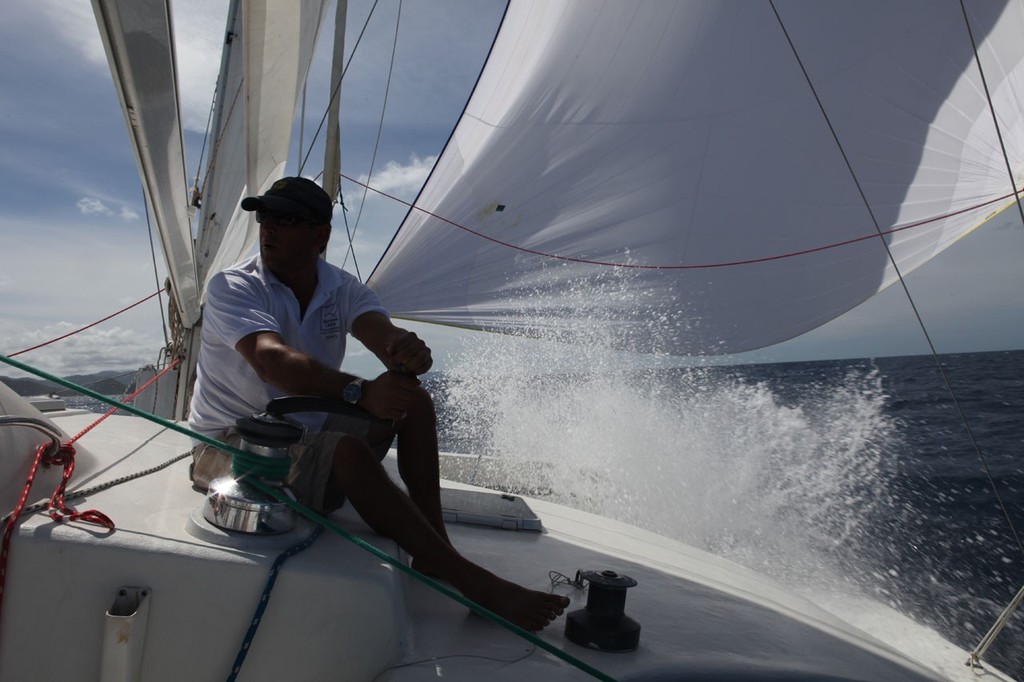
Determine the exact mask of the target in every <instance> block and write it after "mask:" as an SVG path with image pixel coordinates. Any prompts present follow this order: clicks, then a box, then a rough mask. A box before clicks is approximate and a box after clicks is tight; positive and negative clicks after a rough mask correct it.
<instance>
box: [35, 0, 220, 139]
mask: <svg viewBox="0 0 1024 682" xmlns="http://www.w3.org/2000/svg"><path fill="white" fill-rule="evenodd" d="M38 5H39V10H40V11H41V12H42V13H43V14H44V15H46V24H47V26H48V27H49V30H50V31H54V30H55V31H56V33H57V34H58V35H59V38H58V39H57V42H59V43H61V44H63V45H67V46H69V47H70V48H72V50H74V51H75V52H76V53H78V55H79V56H80V57H82V58H83V59H84V61H86V62H88V63H89V64H92V65H93V66H95V67H97V68H99V69H101V70H102V71H103V72H104V73H105V74H109V67H108V66H107V54H106V51H105V50H104V48H103V42H102V40H100V37H99V29H98V27H97V25H96V19H95V17H94V16H93V11H92V6H91V5H90V4H89V3H86V2H63V1H57V0H41V1H40V2H39V3H38ZM227 8H228V3H227V1H226V0H219V1H214V0H178V1H177V2H175V3H174V5H173V6H172V22H173V27H172V30H173V31H174V38H175V41H176V45H175V58H176V60H177V65H178V84H179V88H180V90H181V92H180V95H179V96H180V102H181V107H182V121H183V124H184V126H185V128H186V129H188V130H193V131H197V132H200V133H202V132H205V131H206V121H207V119H208V118H209V114H210V102H211V101H212V98H213V89H214V85H215V84H216V82H217V74H218V72H219V71H220V53H221V46H222V45H223V41H224V28H225V25H226V22H227ZM107 77H108V78H109V75H108V76H107Z"/></svg>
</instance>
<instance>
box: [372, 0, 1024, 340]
mask: <svg viewBox="0 0 1024 682" xmlns="http://www.w3.org/2000/svg"><path fill="white" fill-rule="evenodd" d="M966 13H967V15H966V17H965V15H964V10H963V9H961V5H960V3H959V2H955V1H953V0H947V1H944V2H934V1H933V0H920V1H909V0H908V1H904V2H899V3H893V2H888V1H882V0H880V1H876V2H863V1H862V0H856V1H849V2H827V3H821V2H809V1H808V2H805V1H792V2H789V1H786V0H777V1H776V2H774V3H769V2H756V3H755V2H747V1H740V0H735V1H731V2H730V1H723V0H714V1H709V2H653V1H652V2H642V3H590V2H572V1H561V2H559V1H555V0H539V1H535V2H534V1H530V0H522V1H520V0H513V2H512V3H511V4H510V7H509V8H508V11H507V13H506V16H505V18H504V20H503V23H502V26H501V29H500V31H499V34H498V37H497V38H496V41H495V44H494V46H493V49H492V53H491V55H490V58H489V60H488V62H487V64H486V66H485V68H484V70H483V72H482V74H481V77H480V80H479V83H478V84H477V87H476V89H475V91H474V93H473V96H472V98H471V100H470V102H469V104H468V105H467V108H466V111H465V113H464V115H463V117H462V119H461V121H459V123H458V126H457V127H456V129H455V131H454V133H453V135H452V138H451V140H450V141H449V143H448V145H447V147H446V148H445V150H444V153H443V154H442V156H441V158H440V160H439V161H438V163H437V166H436V167H435V169H434V171H433V173H432V175H431V177H430V179H429V180H428V182H427V184H426V186H425V187H424V189H423V190H422V192H421V194H420V196H419V197H418V199H417V200H416V206H415V208H414V209H413V210H411V211H410V213H409V215H408V216H407V218H406V220H405V222H404V224H403V226H402V228H401V229H400V231H399V233H398V235H397V236H396V238H395V240H394V241H393V243H392V244H391V246H390V247H389V249H388V250H387V251H386V253H385V255H384V256H383V258H382V260H381V262H380V263H379V264H378V267H377V268H376V270H375V272H374V273H373V275H372V276H371V278H370V284H371V286H373V287H374V288H375V289H376V290H377V291H378V292H379V293H380V295H381V297H382V299H383V300H384V302H385V304H386V305H387V306H388V307H389V308H390V309H391V310H392V312H393V313H394V314H395V315H396V316H400V317H404V318H408V319H415V320H424V321H431V322H439V323H445V324H452V325H457V326H462V327H469V328H483V329H492V330H499V331H505V332H513V333H525V334H555V335H564V334H567V335H568V337H569V338H572V337H573V332H574V328H578V329H586V330H588V331H587V332H586V333H587V334H594V333H595V332H593V331H591V330H593V329H598V330H599V331H598V332H596V333H597V334H599V335H600V336H602V337H603V339H604V340H605V341H606V342H608V343H609V344H611V345H613V346H615V347H620V348H630V349H636V350H655V351H662V352H670V353H674V354H701V353H724V352H738V351H743V350H747V349H752V348H757V347H763V346H766V345H770V344H772V343H776V342H779V341H783V340H785V339H788V338H791V337H793V336H796V335H798V334H801V333H803V332H805V331H808V330H810V329H813V328H814V327H817V326H819V325H821V324H823V323H825V322H827V321H829V320H831V319H833V318H835V317H837V316H839V315H840V314H842V313H843V312H845V311H847V310H849V309H851V308H853V307H854V306H856V305H858V304H859V303H861V302H863V301H864V300H866V299H867V298H869V297H871V296H872V295H874V294H875V293H877V292H878V291H880V290H881V289H883V288H885V287H887V286H889V285H890V284H892V283H893V282H894V281H896V278H897V273H896V271H895V269H894V267H893V264H892V263H891V262H890V259H889V256H888V255H887V253H886V248H885V246H884V244H883V243H882V240H881V238H880V237H879V234H880V233H881V234H884V235H885V240H886V241H887V242H888V244H889V247H890V249H891V252H892V255H893V257H894V258H895V261H896V263H897V264H898V266H899V270H900V272H902V273H903V274H906V273H908V272H910V271H912V270H913V269H915V268H917V267H918V266H920V265H921V264H923V263H924V262H926V261H927V260H928V259H929V258H931V257H933V256H934V255H936V254H937V253H939V252H940V251H942V250H943V249H945V248H947V247H948V246H950V245H951V244H952V243H954V242H955V241H956V240H957V239H958V238H960V237H962V236H963V235H964V234H966V233H967V232H969V231H970V230H972V229H974V228H975V227H977V226H979V225H980V224H982V223H983V222H984V221H985V220H986V219H988V218H989V217H991V216H992V214H993V213H994V212H996V211H998V210H1000V209H1003V208H1005V207H1007V206H1008V205H1010V204H1012V202H1013V200H1014V189H1015V186H1016V187H1019V186H1021V184H1022V182H1024V177H1022V169H1024V165H1022V162H1024V159H1022V154H1024V129H1022V120H1021V116H1022V112H1024V41H1022V40H1020V36H1021V35H1024V10H1022V4H1021V3H1020V2H1018V1H1016V0H1013V1H1010V2H985V3H966ZM972 37H973V41H975V42H976V44H977V61H976V54H975V48H974V46H973V45H972ZM979 62H980V66H981V70H979ZM982 74H983V75H984V79H985V83H983V81H982ZM986 85H987V89H988V90H987V93H986ZM989 98H990V99H991V101H990V99H989ZM994 120H995V121H998V127H999V128H998V130H999V133H1001V135H1002V140H1003V142H1004V143H1005V148H1006V150H1007V153H1008V155H1009V157H1008V160H1004V153H1003V148H1002V146H1001V144H1000V140H999V136H998V135H997V129H996V125H995V123H994ZM1007 161H1008V163H1009V170H1008V167H1007ZM1011 174H1012V179H1011Z"/></svg>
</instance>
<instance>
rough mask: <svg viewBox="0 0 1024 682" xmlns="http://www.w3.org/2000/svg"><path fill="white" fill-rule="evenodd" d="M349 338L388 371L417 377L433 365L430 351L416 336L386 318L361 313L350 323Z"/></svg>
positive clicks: (379, 314)
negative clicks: (369, 353) (366, 350)
mask: <svg viewBox="0 0 1024 682" xmlns="http://www.w3.org/2000/svg"><path fill="white" fill-rule="evenodd" d="M352 336H354V337H356V338H357V339H359V341H360V342H361V343H362V344H363V345H364V346H366V347H367V348H368V349H369V350H370V352H372V353H373V354H374V355H376V356H377V357H378V358H379V359H380V361H381V362H382V363H384V366H385V367H387V368H388V369H401V370H402V372H404V373H407V374H412V375H420V374H424V373H426V372H427V371H428V370H430V368H431V366H432V365H433V364H434V360H433V357H432V356H431V354H430V348H428V347H427V344H426V343H424V342H423V340H422V339H420V338H419V337H418V336H416V334H414V333H413V332H411V331H408V330H406V329H402V328H401V327H396V326H395V325H394V324H393V323H392V322H391V320H390V319H389V318H388V316H387V315H384V314H382V313H378V312H369V313H363V314H362V315H360V316H359V317H357V318H356V319H355V321H353V323H352Z"/></svg>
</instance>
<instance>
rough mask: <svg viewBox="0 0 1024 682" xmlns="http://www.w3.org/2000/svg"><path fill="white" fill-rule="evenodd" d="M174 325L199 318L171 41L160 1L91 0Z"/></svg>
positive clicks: (166, 9)
mask: <svg viewBox="0 0 1024 682" xmlns="http://www.w3.org/2000/svg"><path fill="white" fill-rule="evenodd" d="M93 11H94V14H95V15H96V23H97V24H98V25H99V30H100V36H101V37H102V38H103V45H104V47H105V49H106V51H107V61H108V62H109V64H110V71H111V74H112V75H113V77H114V86H115V87H116V88H117V93H118V96H119V97H120V99H121V106H122V109H123V110H124V112H125V119H126V122H127V124H128V134H129V136H130V137H131V141H132V148H133V149H134V150H135V158H136V162H137V163H138V166H139V175H140V177H141V178H142V184H143V189H144V191H145V195H146V201H147V202H148V203H149V206H150V209H151V210H152V215H153V221H154V222H155V223H156V225H157V230H158V232H159V234H160V240H161V243H162V245H163V251H164V256H165V258H166V260H167V267H168V274H169V276H170V279H171V286H172V289H173V291H174V298H175V303H176V304H177V306H178V310H179V311H180V315H181V318H182V321H183V322H184V323H185V324H186V325H188V326H191V325H192V324H194V323H195V322H196V320H198V319H199V292H198V286H197V283H196V265H195V258H194V254H193V251H192V228H191V225H190V223H189V217H188V182H187V180H186V179H185V151H184V145H183V143H182V133H181V116H180V106H179V103H178V89H177V75H176V73H177V72H176V66H175V61H174V37H173V32H172V30H171V15H170V8H169V7H168V5H167V1H166V0H93Z"/></svg>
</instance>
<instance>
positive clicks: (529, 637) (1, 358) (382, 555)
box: [0, 355, 615, 682]
mask: <svg viewBox="0 0 1024 682" xmlns="http://www.w3.org/2000/svg"><path fill="white" fill-rule="evenodd" d="M0 362H4V363H6V364H8V365H10V366H12V367H15V368H17V369H20V370H22V371H25V372H28V373H29V374H34V375H36V376H37V377H40V378H43V379H46V380H48V381H52V382H54V383H56V384H59V385H61V386H64V387H65V388H70V389H71V390H73V391H77V392H79V393H82V394H83V395H87V396H89V397H90V398H95V399H96V400H99V401H101V402H104V403H106V404H108V405H111V406H113V407H118V408H121V409H123V410H124V411H126V412H129V413H131V414H134V415H135V416H137V417H142V418H143V419H148V420H149V421H151V422H154V423H156V424H159V425H160V426H163V427H164V428H166V429H170V430H171V431H176V432H177V433H181V434H183V435H186V436H190V437H192V438H194V439H196V440H198V441H201V442H203V443H206V444H208V445H212V446H214V447H216V448H220V449H221V450H224V451H226V452H230V453H231V454H232V455H233V458H232V461H234V459H235V458H238V457H242V458H248V457H250V455H249V453H246V452H244V451H242V450H239V449H238V448H235V447H232V446H230V445H227V444H226V443H221V442H220V441H218V440H216V439H215V438H210V437H208V436H204V435H202V434H199V433H195V432H194V431H192V430H190V429H187V428H185V427H183V426H180V425H178V424H176V423H175V422H173V421H170V420H167V419H163V418H162V417H158V416H156V415H154V414H150V413H148V412H145V411H143V410H140V409H139V408H137V407H132V406H131V405H128V404H126V403H122V402H120V401H119V400H115V399H114V398H111V397H110V396H106V395H103V394H102V393H97V392H95V391H92V390H90V389H88V388H85V387H84V386H78V385H77V384H75V383H73V382H70V381H67V380H66V379H61V378H60V377H57V376H54V375H52V374H48V373H47V372H44V371H42V370H39V369H36V368H34V367H30V366H29V365H25V364H22V363H20V362H18V361H17V360H12V359H11V358H9V357H7V356H6V355H0ZM282 461H288V460H283V459H282ZM250 483H252V485H253V486H254V487H256V488H257V489H258V490H261V491H262V492H264V493H266V494H268V495H270V496H271V497H273V498H275V499H276V500H277V501H279V502H282V503H284V504H286V505H287V506H288V507H290V508H291V509H293V510H295V511H296V512H298V513H299V514H301V515H302V516H305V517H306V518H307V519H309V520H311V521H313V522H314V523H317V524H319V525H321V526H323V527H324V528H326V529H328V530H330V531H332V532H333V533H335V534H337V535H340V536H341V537H343V538H345V539H346V540H348V541H349V542H351V543H353V544H354V545H356V546H357V547H360V548H362V549H364V550H366V551H367V552H369V553H371V554H373V555H374V556H376V557H377V558H379V559H381V560H382V561H384V562H386V563H388V564H390V565H391V566H394V567H395V568H397V569H398V570H400V571H402V572H404V573H406V574H407V575H410V576H412V577H413V578H415V579H417V580H419V581H420V582H422V583H424V584H426V585H427V586H429V587H431V588H433V589H435V590H437V591H438V592H440V593H441V594H443V595H445V596H447V597H450V598H451V599H454V600H455V601H457V602H458V603H460V604H462V605H463V606H465V607H466V608H468V609H470V610H471V611H474V612H475V613H478V614H479V615H481V616H483V617H484V618H486V619H488V620H490V621H491V622H493V623H495V624H497V625H500V626H501V627H503V628H505V629H506V630H509V631H511V632H513V633H514V634H516V635H519V636H520V637H522V638H523V639H525V640H526V641H528V642H530V643H531V644H533V645H534V646H537V647H540V648H541V649H544V650H545V651H547V652H548V653H550V654H552V655H554V656H556V657H557V658H560V659H562V660H563V661H565V662H566V663H569V664H570V665H572V666H575V667H576V668H578V669H579V670H581V671H583V672H585V673H587V674H588V675H591V676H592V677H595V678H597V679H599V680H602V681H603V682H615V678H614V677H611V676H609V675H607V674H606V673H603V672H601V671H600V670H598V669H597V668H594V667H592V666H590V665H589V664H587V663H585V662H584V661H581V660H580V659H578V658H576V657H575V656H573V655H572V654H569V653H566V652H565V651H563V650H562V649H559V648H558V647H556V646H554V645H553V644H549V643H548V642H546V641H544V640H543V639H541V638H540V637H537V636H536V635H534V634H533V633H532V632H529V631H528V630H524V629H523V628H521V627H519V626H518V625H516V624H515V623H513V622H511V621H509V620H507V619H506V618H503V617H501V616H499V615H498V614H496V613H494V612H493V611H491V610H490V609H486V608H484V607H483V606H480V605H479V604H477V603H476V602H474V601H470V600H469V599H466V598H465V597H463V596H462V595H461V594H459V593H458V592H456V591H455V590H453V589H451V588H450V587H448V586H446V585H444V584H443V583H440V582H438V581H436V580H434V579H432V578H430V577H428V576H426V575H424V574H422V573H420V572H419V571H417V570H415V569H413V568H411V567H410V566H406V565H405V564H404V563H403V562H401V561H399V560H398V559H395V558H394V557H393V556H391V555H390V554H387V553H386V552H383V551H381V550H380V549H377V548H376V547H374V546H373V545H371V544H369V543H368V542H365V541H364V540H360V539H359V538H357V537H356V536H355V535H353V534H352V533H349V532H348V531H347V530H345V529H344V528H342V527H340V526H338V525H337V524H335V523H333V522H332V521H330V520H329V519H327V518H325V517H323V516H321V515H319V514H317V513H316V512H314V511H313V510H312V509H309V508H308V507H305V506H303V505H301V504H299V503H298V502H296V501H294V500H292V499H290V498H289V497H288V496H287V495H285V494H284V493H283V492H281V490H280V489H278V488H275V487H274V486H272V485H268V484H266V483H264V482H262V481H260V480H258V479H257V480H254V481H250Z"/></svg>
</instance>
